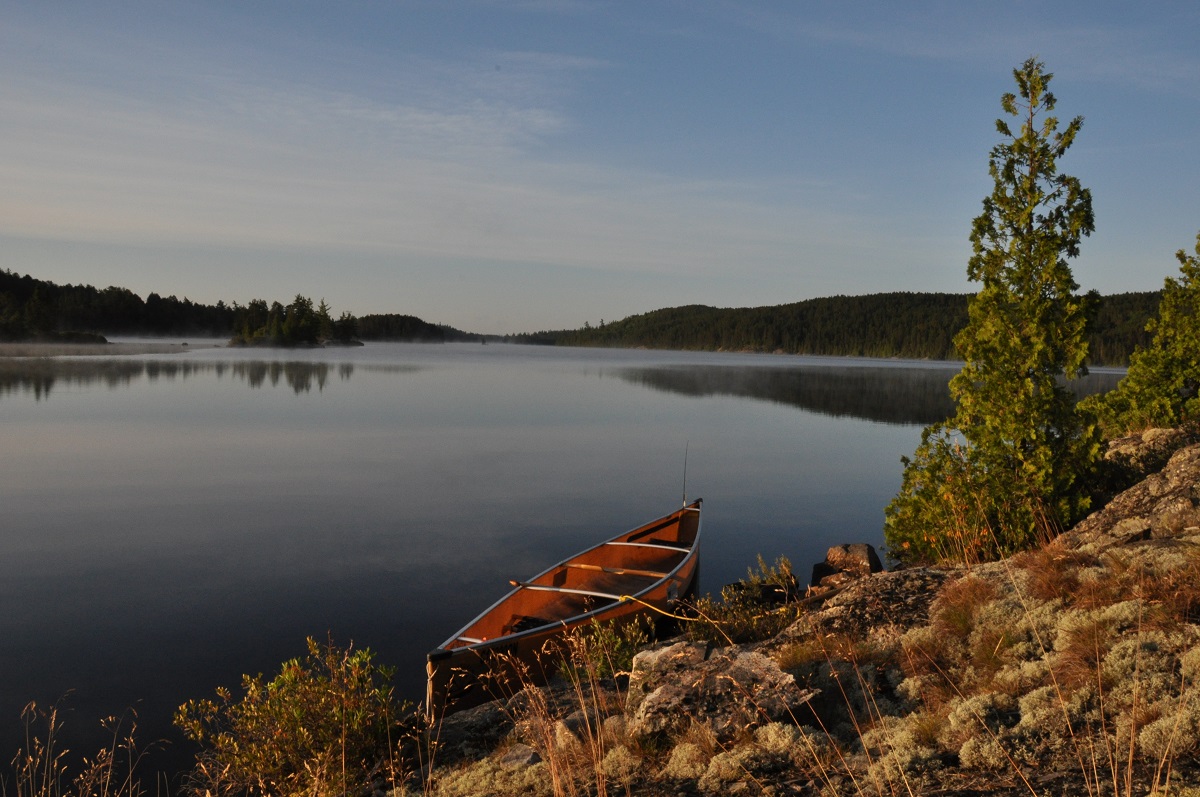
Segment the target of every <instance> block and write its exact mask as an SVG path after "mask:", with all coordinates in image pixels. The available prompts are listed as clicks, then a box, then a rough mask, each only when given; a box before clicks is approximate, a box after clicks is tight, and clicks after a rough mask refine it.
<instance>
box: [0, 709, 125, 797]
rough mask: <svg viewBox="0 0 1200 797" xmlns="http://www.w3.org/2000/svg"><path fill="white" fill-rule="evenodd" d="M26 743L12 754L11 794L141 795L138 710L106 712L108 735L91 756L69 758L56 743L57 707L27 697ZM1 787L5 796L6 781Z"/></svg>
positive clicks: (23, 796)
mask: <svg viewBox="0 0 1200 797" xmlns="http://www.w3.org/2000/svg"><path fill="white" fill-rule="evenodd" d="M21 719H22V721H23V722H24V724H25V744H24V746H23V748H22V749H21V750H20V751H18V753H17V755H16V756H15V757H14V758H13V760H12V762H11V763H12V769H13V792H12V794H13V797H141V796H142V795H143V794H145V790H144V789H143V787H142V782H141V780H140V778H139V777H138V775H137V767H138V763H139V762H140V761H141V759H142V755H143V751H141V750H139V749H138V747H137V745H136V743H135V740H134V733H135V731H136V730H137V716H136V715H135V714H134V713H133V712H132V711H130V712H128V713H127V715H126V716H123V717H109V718H107V719H105V720H104V721H103V723H102V725H103V728H104V730H105V732H106V733H107V734H110V735H111V741H110V742H109V743H108V744H107V745H105V746H104V747H102V748H100V750H99V751H98V752H97V753H96V754H95V755H94V756H91V757H83V758H80V759H78V760H77V761H73V760H72V757H71V756H70V755H69V751H68V750H66V749H64V748H62V747H61V746H60V744H59V733H60V731H61V730H62V720H61V719H60V718H59V707H58V706H57V705H56V706H54V707H53V708H51V709H49V710H43V709H42V708H40V707H39V706H38V705H37V704H36V703H30V704H29V705H27V706H26V707H25V709H24V711H23V712H22V713H21ZM0 787H2V788H0V793H2V794H4V795H5V797H7V796H8V794H9V792H8V786H7V782H6V781H0Z"/></svg>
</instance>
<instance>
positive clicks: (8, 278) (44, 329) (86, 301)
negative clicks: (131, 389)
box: [0, 270, 237, 340]
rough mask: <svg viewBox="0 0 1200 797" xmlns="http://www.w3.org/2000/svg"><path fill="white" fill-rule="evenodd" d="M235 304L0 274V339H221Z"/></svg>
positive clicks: (225, 331)
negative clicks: (142, 294)
mask: <svg viewBox="0 0 1200 797" xmlns="http://www.w3.org/2000/svg"><path fill="white" fill-rule="evenodd" d="M236 313H237V306H236V305H226V304H225V303H224V302H217V304H215V305H204V304H198V303H196V302H192V301H190V300H188V299H187V298H184V299H177V298H176V297H174V296H167V297H162V296H159V295H158V294H157V293H151V294H150V295H149V296H147V297H146V299H145V301H143V300H142V298H141V297H139V296H138V295H137V294H136V293H133V292H132V291H130V290H128V289H126V288H117V287H108V288H104V289H103V290H97V289H96V288H94V287H92V286H91V285H56V284H54V283H53V282H46V281H45V280H39V279H34V278H33V277H30V276H28V275H25V276H20V275H18V274H14V273H13V272H11V271H7V270H0V340H70V339H87V338H88V337H89V335H95V334H96V333H107V334H117V335H196V336H207V337H224V336H226V335H228V334H229V333H230V331H231V330H232V329H233V326H234V319H235V316H236Z"/></svg>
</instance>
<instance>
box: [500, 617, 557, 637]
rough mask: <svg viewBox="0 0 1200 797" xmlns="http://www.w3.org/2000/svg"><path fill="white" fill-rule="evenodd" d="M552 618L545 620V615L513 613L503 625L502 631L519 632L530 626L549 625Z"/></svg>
mask: <svg viewBox="0 0 1200 797" xmlns="http://www.w3.org/2000/svg"><path fill="white" fill-rule="evenodd" d="M552 622H554V621H553V620H547V619H546V618H545V617H535V616H533V615H531V614H514V615H513V616H512V620H511V621H509V624H508V625H506V626H504V633H506V634H519V633H521V632H522V631H528V630H529V629H531V628H539V627H541V626H543V625H550V623H552Z"/></svg>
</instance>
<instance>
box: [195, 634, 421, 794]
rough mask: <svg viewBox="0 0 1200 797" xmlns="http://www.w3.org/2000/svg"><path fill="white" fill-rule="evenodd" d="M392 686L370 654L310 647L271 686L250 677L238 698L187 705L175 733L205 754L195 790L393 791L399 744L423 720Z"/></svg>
mask: <svg viewBox="0 0 1200 797" xmlns="http://www.w3.org/2000/svg"><path fill="white" fill-rule="evenodd" d="M391 677H392V671H391V670H390V669H389V668H385V667H381V666H379V665H377V664H375V662H374V654H372V653H371V651H370V650H368V649H363V650H353V649H351V648H347V649H345V650H342V649H340V648H338V647H336V646H334V645H333V643H332V642H329V643H327V644H325V645H320V644H318V643H317V642H316V641H315V640H313V639H311V638H310V639H308V655H307V657H305V658H304V659H298V658H297V659H292V660H291V661H288V662H285V663H284V664H283V666H282V668H281V669H280V671H279V674H278V675H277V676H275V678H274V679H272V680H271V681H269V682H264V680H263V677H262V675H257V676H253V677H251V676H244V677H243V679H242V692H243V694H242V696H241V698H240V699H235V698H234V696H233V694H232V692H231V691H230V690H229V689H226V688H224V687H221V688H219V689H217V693H216V699H215V700H209V699H204V700H191V701H189V702H187V703H185V704H184V705H183V706H181V707H180V709H179V711H178V713H177V714H176V717H175V724H176V725H178V726H179V727H180V728H181V729H182V730H183V732H184V733H185V734H186V735H187V736H188V738H190V739H192V740H193V741H195V742H198V743H199V744H200V746H201V751H200V753H199V754H198V755H197V759H196V767H195V769H194V771H193V772H192V774H191V778H190V783H189V787H190V789H191V790H192V791H194V792H195V793H197V794H205V795H208V794H212V795H243V794H244V795H278V794H299V793H305V794H309V795H314V796H316V797H320V795H337V794H344V793H346V792H356V791H358V790H360V789H363V788H365V787H368V786H370V785H371V784H372V783H373V782H375V781H376V780H379V779H384V778H385V777H386V778H387V779H390V780H391V781H393V782H394V781H395V780H396V779H397V775H398V773H399V772H400V770H401V767H400V765H399V761H398V760H397V752H398V751H397V742H398V741H399V740H400V738H401V737H402V736H404V735H405V734H406V733H412V732H413V731H414V730H415V728H416V723H417V722H418V719H417V716H416V714H415V713H414V712H412V711H411V708H410V707H409V706H407V705H405V706H402V707H401V706H397V705H396V704H395V702H394V699H393V694H392V688H391V687H390V686H389V685H388V681H390V679H391ZM402 717H404V718H405V719H406V721H407V722H408V726H407V728H406V727H402V726H401V724H400V718H402Z"/></svg>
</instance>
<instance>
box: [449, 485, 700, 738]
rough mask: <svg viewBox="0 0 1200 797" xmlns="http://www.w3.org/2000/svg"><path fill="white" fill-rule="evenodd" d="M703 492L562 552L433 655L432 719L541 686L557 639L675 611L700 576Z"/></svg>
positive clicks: (556, 655) (551, 667) (556, 656)
mask: <svg viewBox="0 0 1200 797" xmlns="http://www.w3.org/2000/svg"><path fill="white" fill-rule="evenodd" d="M699 542H700V499H697V500H695V501H693V502H692V503H690V504H687V505H685V506H684V507H683V508H681V509H679V510H676V511H675V512H672V513H671V514H669V515H665V516H663V517H661V518H658V519H657V520H653V521H651V522H649V523H646V524H645V525H642V526H638V527H637V528H635V529H631V530H629V531H626V532H625V533H623V534H618V535H617V536H615V537H613V538H612V539H609V540H605V541H604V542H602V543H600V544H598V545H595V546H593V547H591V548H588V549H587V550H585V551H582V552H581V553H578V554H576V555H574V556H572V557H570V558H569V559H564V560H563V561H561V562H559V563H558V564H556V565H554V566H553V567H549V568H547V569H546V570H543V571H542V572H541V573H538V574H537V575H536V576H534V577H533V578H530V579H528V580H526V581H520V582H518V581H513V582H510V583H512V584H513V589H512V591H511V592H509V593H508V594H507V595H505V596H504V597H503V598H501V599H500V600H498V601H496V602H495V603H494V604H492V605H491V607H489V608H488V609H487V610H486V611H484V612H483V613H482V614H480V615H479V616H478V617H476V618H475V619H474V620H472V621H471V622H469V623H467V624H466V625H465V626H463V627H462V628H461V629H460V630H458V631H457V632H455V633H454V635H453V636H451V637H450V638H449V639H447V640H446V641H445V642H443V643H442V644H441V645H438V646H437V647H436V648H435V649H434V650H433V651H431V652H430V653H429V655H428V657H427V659H428V661H427V663H426V666H425V669H426V674H427V676H428V684H427V689H426V700H425V707H426V712H427V713H428V716H429V718H430V720H431V721H434V720H437V719H439V718H440V717H442V716H444V715H445V714H447V713H451V712H453V711H458V710H460V709H464V708H469V707H471V706H475V705H479V704H481V703H485V702H487V701H489V700H495V699H497V698H502V697H507V696H509V695H511V694H513V693H514V692H515V691H517V690H518V689H520V685H521V684H522V683H524V682H526V681H529V682H533V683H544V682H545V681H546V680H548V679H549V677H550V676H552V675H553V674H554V672H555V671H556V669H557V662H558V661H559V660H560V658H561V653H560V652H559V651H558V649H557V648H556V646H555V642H556V640H561V639H562V637H563V636H564V635H566V634H568V633H570V632H571V631H572V630H574V629H580V628H583V627H585V626H587V625H590V624H591V623H592V622H593V621H600V622H615V623H627V622H631V621H633V620H636V619H638V618H641V617H644V616H646V615H648V614H655V613H656V610H657V611H658V612H670V611H671V610H672V609H673V608H674V606H675V604H676V603H677V602H678V601H679V599H680V598H682V597H684V596H686V595H687V594H688V592H689V590H690V589H691V588H692V586H693V582H694V580H695V578H696V572H697V565H698V562H699V558H698V553H697V550H698V545H699Z"/></svg>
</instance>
